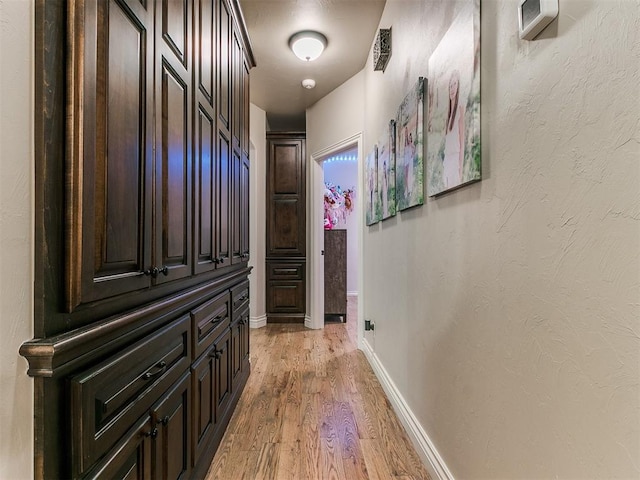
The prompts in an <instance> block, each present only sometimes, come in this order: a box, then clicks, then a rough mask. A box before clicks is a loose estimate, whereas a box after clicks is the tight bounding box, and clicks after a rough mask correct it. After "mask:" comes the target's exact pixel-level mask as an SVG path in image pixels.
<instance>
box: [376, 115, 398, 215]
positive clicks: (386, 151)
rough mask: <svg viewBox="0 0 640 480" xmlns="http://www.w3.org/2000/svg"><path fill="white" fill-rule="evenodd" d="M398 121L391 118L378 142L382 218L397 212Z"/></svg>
mask: <svg viewBox="0 0 640 480" xmlns="http://www.w3.org/2000/svg"><path fill="white" fill-rule="evenodd" d="M395 143H396V122H395V121H394V120H391V121H390V122H389V128H388V129H387V132H385V134H384V135H383V136H382V138H381V139H380V142H378V145H379V146H378V188H379V189H380V202H381V205H380V208H381V210H382V219H383V220H384V219H385V218H389V217H393V216H394V215H395V214H396V154H395Z"/></svg>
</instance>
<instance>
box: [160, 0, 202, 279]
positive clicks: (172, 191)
mask: <svg viewBox="0 0 640 480" xmlns="http://www.w3.org/2000/svg"><path fill="white" fill-rule="evenodd" d="M156 8H157V21H156V87H157V90H158V92H157V96H156V112H155V114H156V152H155V153H156V155H155V162H156V163H155V170H156V171H155V175H156V178H155V208H156V225H155V227H154V231H155V235H156V241H155V263H156V266H157V267H158V268H159V270H160V273H159V274H158V276H157V278H156V282H165V281H169V280H175V279H178V278H183V277H186V276H188V275H190V274H191V262H192V257H191V191H192V190H191V140H190V139H191V138H192V126H191V118H192V91H191V85H192V82H191V76H192V72H193V67H192V60H191V48H192V11H191V2H189V1H187V0H161V1H159V2H157V7H156Z"/></svg>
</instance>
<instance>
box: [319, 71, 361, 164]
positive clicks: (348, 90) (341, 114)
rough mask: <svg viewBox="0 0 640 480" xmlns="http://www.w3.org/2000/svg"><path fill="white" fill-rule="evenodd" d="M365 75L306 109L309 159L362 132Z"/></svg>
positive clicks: (350, 81) (356, 77) (354, 77)
mask: <svg viewBox="0 0 640 480" xmlns="http://www.w3.org/2000/svg"><path fill="white" fill-rule="evenodd" d="M363 82H364V72H360V73H358V74H356V75H354V76H353V77H351V78H350V79H349V80H347V81H346V82H344V83H343V84H342V85H341V86H339V87H338V88H336V89H335V90H334V91H333V92H331V93H330V94H329V95H327V96H326V97H324V98H323V99H322V100H320V101H319V102H316V103H315V104H313V105H312V106H311V107H309V108H308V109H307V157H308V156H310V155H313V154H314V153H316V152H318V151H320V150H323V149H325V148H328V147H331V146H333V145H335V144H337V143H339V142H341V141H343V140H345V139H348V138H350V137H352V136H353V135H355V134H357V133H360V132H362V129H363V115H364V83H363Z"/></svg>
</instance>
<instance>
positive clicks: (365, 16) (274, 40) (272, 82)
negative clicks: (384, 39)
mask: <svg viewBox="0 0 640 480" xmlns="http://www.w3.org/2000/svg"><path fill="white" fill-rule="evenodd" d="M385 1H386V0H240V4H241V7H242V11H243V14H244V18H245V21H246V24H247V29H248V30H249V37H250V38H251V44H252V46H253V53H254V56H255V59H256V63H257V66H256V67H255V68H254V69H252V70H251V75H250V82H251V92H250V93H251V102H253V103H255V104H256V105H257V106H258V107H260V108H262V109H263V110H265V111H266V112H267V120H268V122H269V127H270V128H271V130H275V131H284V130H304V129H305V120H304V112H305V110H306V108H307V107H309V106H311V105H313V104H314V103H315V102H316V101H318V100H319V99H320V98H322V97H324V96H325V95H327V94H328V93H329V92H331V91H332V90H334V89H335V88H336V87H337V86H339V85H341V84H342V83H344V82H345V81H346V80H348V79H349V78H351V77H352V76H353V75H355V74H356V73H358V72H359V71H360V70H362V69H363V68H364V66H365V63H366V61H367V56H368V54H369V49H370V48H371V45H372V44H373V41H374V38H375V35H376V29H377V27H378V23H379V21H380V17H381V15H382V10H383V9H384V5H385ZM301 30H316V31H318V32H320V33H322V34H324V35H325V36H326V37H327V39H328V45H327V48H326V50H325V51H324V53H323V54H322V56H321V57H320V58H319V59H317V60H315V61H313V62H304V61H302V60H299V59H298V58H297V57H296V56H295V55H294V54H293V52H292V51H291V50H290V49H289V37H291V35H293V34H294V33H296V32H299V31H301ZM372 68H373V67H372ZM305 78H313V79H314V80H315V81H316V87H315V88H314V89H313V90H307V89H305V88H303V87H302V85H301V82H302V80H304V79H305Z"/></svg>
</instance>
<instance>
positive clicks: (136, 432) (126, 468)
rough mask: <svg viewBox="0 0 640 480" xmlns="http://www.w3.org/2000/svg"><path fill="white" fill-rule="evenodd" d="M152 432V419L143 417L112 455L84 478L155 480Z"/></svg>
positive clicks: (100, 479)
mask: <svg viewBox="0 0 640 480" xmlns="http://www.w3.org/2000/svg"><path fill="white" fill-rule="evenodd" d="M152 431H153V427H152V424H151V418H150V417H149V416H144V417H142V419H141V420H139V421H138V422H137V424H136V425H135V426H134V427H133V428H132V429H131V431H130V432H129V433H127V434H126V435H125V436H124V437H123V439H122V440H121V441H120V442H119V444H118V445H117V446H116V448H114V449H113V451H112V453H111V454H110V455H107V457H106V458H105V459H103V460H102V461H100V463H98V464H97V465H96V466H95V467H94V468H93V469H91V471H90V472H88V473H87V475H86V476H85V477H84V478H87V479H94V480H111V479H114V478H119V479H124V480H151V479H152V478H153V475H152V471H153V465H152V461H153V456H152V447H153V437H152Z"/></svg>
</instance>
